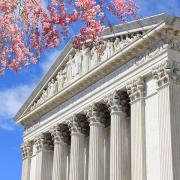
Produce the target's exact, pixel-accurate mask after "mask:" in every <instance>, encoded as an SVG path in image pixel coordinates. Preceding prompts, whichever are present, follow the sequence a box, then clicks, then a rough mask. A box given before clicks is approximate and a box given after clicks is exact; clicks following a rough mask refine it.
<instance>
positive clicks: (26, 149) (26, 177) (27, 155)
mask: <svg viewBox="0 0 180 180" xmlns="http://www.w3.org/2000/svg"><path fill="white" fill-rule="evenodd" d="M21 150H22V156H23V163H22V177H21V180H30V169H31V155H32V144H31V143H30V142H27V143H24V144H23V145H22V146H21Z"/></svg>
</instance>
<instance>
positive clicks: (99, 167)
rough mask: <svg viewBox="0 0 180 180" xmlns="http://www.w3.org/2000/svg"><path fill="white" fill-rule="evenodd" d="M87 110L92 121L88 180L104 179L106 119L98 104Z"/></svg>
mask: <svg viewBox="0 0 180 180" xmlns="http://www.w3.org/2000/svg"><path fill="white" fill-rule="evenodd" d="M86 112H87V117H88V120H89V122H90V140H89V172H88V173H89V175H88V180H102V179H103V178H104V177H103V174H104V162H103V147H104V142H103V140H104V131H105V124H104V123H105V119H104V117H103V114H102V112H100V110H99V108H98V107H97V105H93V106H91V107H90V108H89V109H88V110H87V111H86Z"/></svg>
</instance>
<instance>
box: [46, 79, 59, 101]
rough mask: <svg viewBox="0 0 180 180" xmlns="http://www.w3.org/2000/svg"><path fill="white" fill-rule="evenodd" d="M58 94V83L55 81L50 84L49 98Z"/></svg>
mask: <svg viewBox="0 0 180 180" xmlns="http://www.w3.org/2000/svg"><path fill="white" fill-rule="evenodd" d="M56 92H57V81H56V82H55V81H54V79H52V80H51V82H49V83H48V98H50V97H51V96H53V95H55V94H56Z"/></svg>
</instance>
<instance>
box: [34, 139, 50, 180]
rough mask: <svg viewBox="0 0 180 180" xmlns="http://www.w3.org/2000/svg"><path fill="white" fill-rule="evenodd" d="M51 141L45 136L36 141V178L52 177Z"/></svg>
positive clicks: (42, 179)
mask: <svg viewBox="0 0 180 180" xmlns="http://www.w3.org/2000/svg"><path fill="white" fill-rule="evenodd" d="M49 142H50V141H49V140H48V139H46V137H44V136H41V137H40V138H38V140H37V142H36V146H37V152H36V180H51V179H52V167H53V149H52V145H50V144H49Z"/></svg>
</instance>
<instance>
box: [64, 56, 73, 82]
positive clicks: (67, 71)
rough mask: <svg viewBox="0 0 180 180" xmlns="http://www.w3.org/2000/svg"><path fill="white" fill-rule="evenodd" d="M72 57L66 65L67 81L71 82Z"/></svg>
mask: <svg viewBox="0 0 180 180" xmlns="http://www.w3.org/2000/svg"><path fill="white" fill-rule="evenodd" d="M71 61H72V55H69V61H68V62H67V63H66V67H65V68H66V79H67V81H70V80H71V79H72V63H71Z"/></svg>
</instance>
